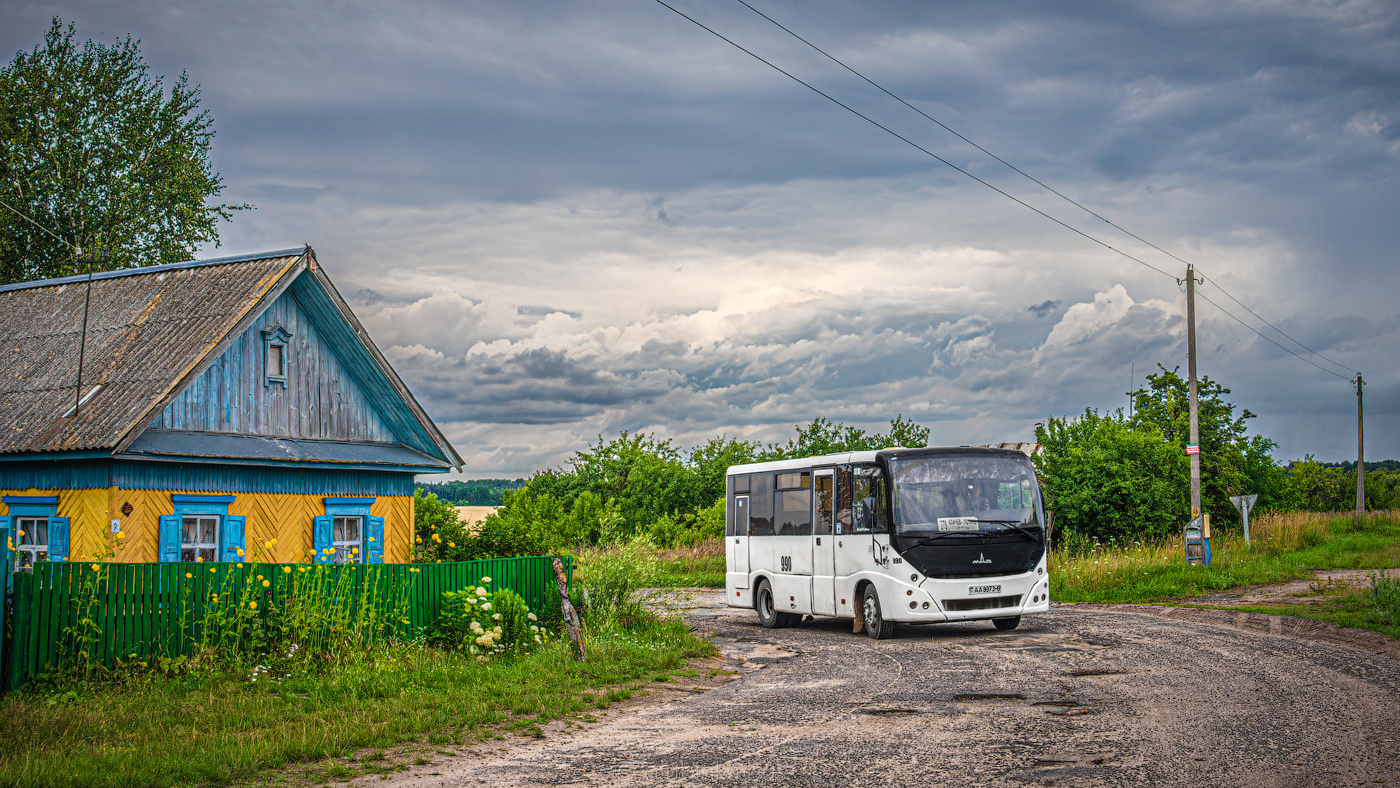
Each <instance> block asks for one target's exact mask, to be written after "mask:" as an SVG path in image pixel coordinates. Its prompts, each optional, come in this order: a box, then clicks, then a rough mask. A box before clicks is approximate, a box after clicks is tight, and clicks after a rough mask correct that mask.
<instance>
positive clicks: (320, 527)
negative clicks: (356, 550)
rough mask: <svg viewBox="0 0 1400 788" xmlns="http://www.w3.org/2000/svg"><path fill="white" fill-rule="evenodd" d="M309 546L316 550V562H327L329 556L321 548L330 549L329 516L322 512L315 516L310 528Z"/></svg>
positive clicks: (329, 559) (329, 560)
mask: <svg viewBox="0 0 1400 788" xmlns="http://www.w3.org/2000/svg"><path fill="white" fill-rule="evenodd" d="M311 547H312V549H314V550H315V551H316V563H318V564H329V563H330V562H331V556H328V555H326V554H325V553H324V552H322V551H323V550H329V549H331V516H330V515H328V514H323V515H321V516H320V517H317V518H315V520H314V525H313V526H312V529H311Z"/></svg>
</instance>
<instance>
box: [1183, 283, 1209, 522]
mask: <svg viewBox="0 0 1400 788" xmlns="http://www.w3.org/2000/svg"><path fill="white" fill-rule="evenodd" d="M1186 372H1187V381H1186V385H1187V389H1186V407H1187V410H1188V411H1189V421H1190V430H1191V434H1190V437H1189V438H1188V441H1187V446H1186V454H1187V456H1188V459H1190V461H1191V519H1193V520H1194V519H1196V518H1197V517H1200V516H1201V427H1200V422H1199V420H1198V416H1197V413H1196V269H1195V267H1194V266H1192V265H1189V264H1188V265H1187V266H1186ZM1206 538H1209V537H1208V536H1207V537H1206Z"/></svg>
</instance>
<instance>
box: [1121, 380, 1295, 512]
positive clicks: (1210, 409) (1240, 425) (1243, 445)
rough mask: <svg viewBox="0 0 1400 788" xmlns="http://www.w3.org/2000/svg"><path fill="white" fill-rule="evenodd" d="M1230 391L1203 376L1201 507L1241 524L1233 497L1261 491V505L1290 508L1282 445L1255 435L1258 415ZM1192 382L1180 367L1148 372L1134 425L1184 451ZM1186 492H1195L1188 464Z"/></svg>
mask: <svg viewBox="0 0 1400 788" xmlns="http://www.w3.org/2000/svg"><path fill="white" fill-rule="evenodd" d="M1229 393H1230V390H1229V389H1227V388H1225V387H1224V386H1222V385H1220V384H1219V383H1216V382H1215V381H1213V380H1211V379H1210V377H1209V376H1202V377H1201V379H1200V380H1199V381H1197V385H1196V410H1197V424H1198V430H1199V432H1200V440H1201V444H1200V445H1201V507H1202V510H1203V511H1206V512H1209V513H1210V515H1211V522H1212V523H1213V524H1217V523H1218V524H1224V523H1237V522H1239V513H1238V512H1237V511H1235V507H1234V506H1233V505H1232V504H1231V503H1230V496H1232V495H1248V494H1251V493H1257V494H1258V495H1259V500H1258V501H1257V502H1256V504H1255V505H1256V507H1258V508H1261V509H1264V508H1275V507H1279V506H1284V505H1286V504H1287V501H1285V500H1284V496H1285V489H1284V476H1283V472H1282V470H1281V469H1280V468H1279V467H1278V466H1277V465H1276V464H1275V463H1274V459H1273V456H1272V452H1273V450H1274V449H1275V448H1277V447H1278V444H1277V443H1275V442H1274V441H1272V440H1270V439H1268V438H1265V437H1263V436H1262V435H1249V434H1248V429H1249V428H1248V426H1247V423H1246V422H1247V420H1248V419H1252V418H1254V414H1253V413H1250V412H1249V411H1248V410H1247V409H1241V410H1240V411H1239V414H1238V415H1236V412H1235V406H1234V404H1233V403H1231V402H1230V401H1229V400H1228V399H1226V395H1228V394H1229ZM1187 400H1188V386H1187V381H1186V379H1185V378H1183V377H1181V376H1180V375H1179V374H1177V370H1176V369H1170V370H1169V369H1167V368H1166V367H1163V366H1161V365H1160V364H1159V365H1158V371H1157V372H1156V373H1155V374H1151V375H1148V376H1147V386H1146V387H1144V388H1140V389H1138V390H1137V391H1135V392H1133V408H1134V411H1135V412H1134V413H1133V418H1132V420H1131V422H1130V423H1131V426H1132V427H1133V428H1134V429H1141V428H1146V429H1150V430H1155V431H1157V432H1159V433H1160V434H1161V435H1162V437H1163V439H1164V440H1166V441H1167V442H1169V443H1171V444H1173V445H1174V446H1176V447H1177V448H1178V450H1179V451H1180V452H1181V453H1182V454H1183V455H1184V454H1185V452H1186V444H1187V443H1188V442H1189V441H1190V438H1191V430H1190V412H1189V409H1188V402H1187ZM1187 468H1188V470H1187V474H1188V476H1187V480H1186V484H1187V487H1186V493H1185V494H1186V495H1187V496H1188V497H1189V496H1190V476H1189V473H1190V470H1189V464H1188V466H1187Z"/></svg>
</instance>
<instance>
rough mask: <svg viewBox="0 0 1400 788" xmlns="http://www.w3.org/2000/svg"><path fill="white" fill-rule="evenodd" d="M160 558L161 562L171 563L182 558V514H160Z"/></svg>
mask: <svg viewBox="0 0 1400 788" xmlns="http://www.w3.org/2000/svg"><path fill="white" fill-rule="evenodd" d="M159 540H160V542H159V548H160V560H161V563H170V562H172V561H179V560H180V515H178V514H163V515H161V516H160V537H159Z"/></svg>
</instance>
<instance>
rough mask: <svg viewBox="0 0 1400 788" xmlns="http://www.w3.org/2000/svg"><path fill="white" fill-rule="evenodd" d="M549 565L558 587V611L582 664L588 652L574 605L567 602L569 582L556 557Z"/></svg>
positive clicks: (575, 653)
mask: <svg viewBox="0 0 1400 788" xmlns="http://www.w3.org/2000/svg"><path fill="white" fill-rule="evenodd" d="M551 563H553V565H554V583H555V585H557V586H558V587H559V611H560V612H561V613H563V614H564V627H565V628H566V629H568V631H569V640H572V641H573V642H574V656H575V657H577V659H578V661H580V662H582V661H584V660H585V659H587V658H588V652H587V649H586V647H585V646H584V644H583V638H582V637H581V636H580V635H581V633H580V632H579V625H578V613H576V612H574V603H573V602H571V601H569V581H568V580H567V579H566V578H565V577H564V564H563V562H561V561H560V560H559V559H558V558H557V557H556V558H554V559H553V560H552V562H551Z"/></svg>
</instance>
